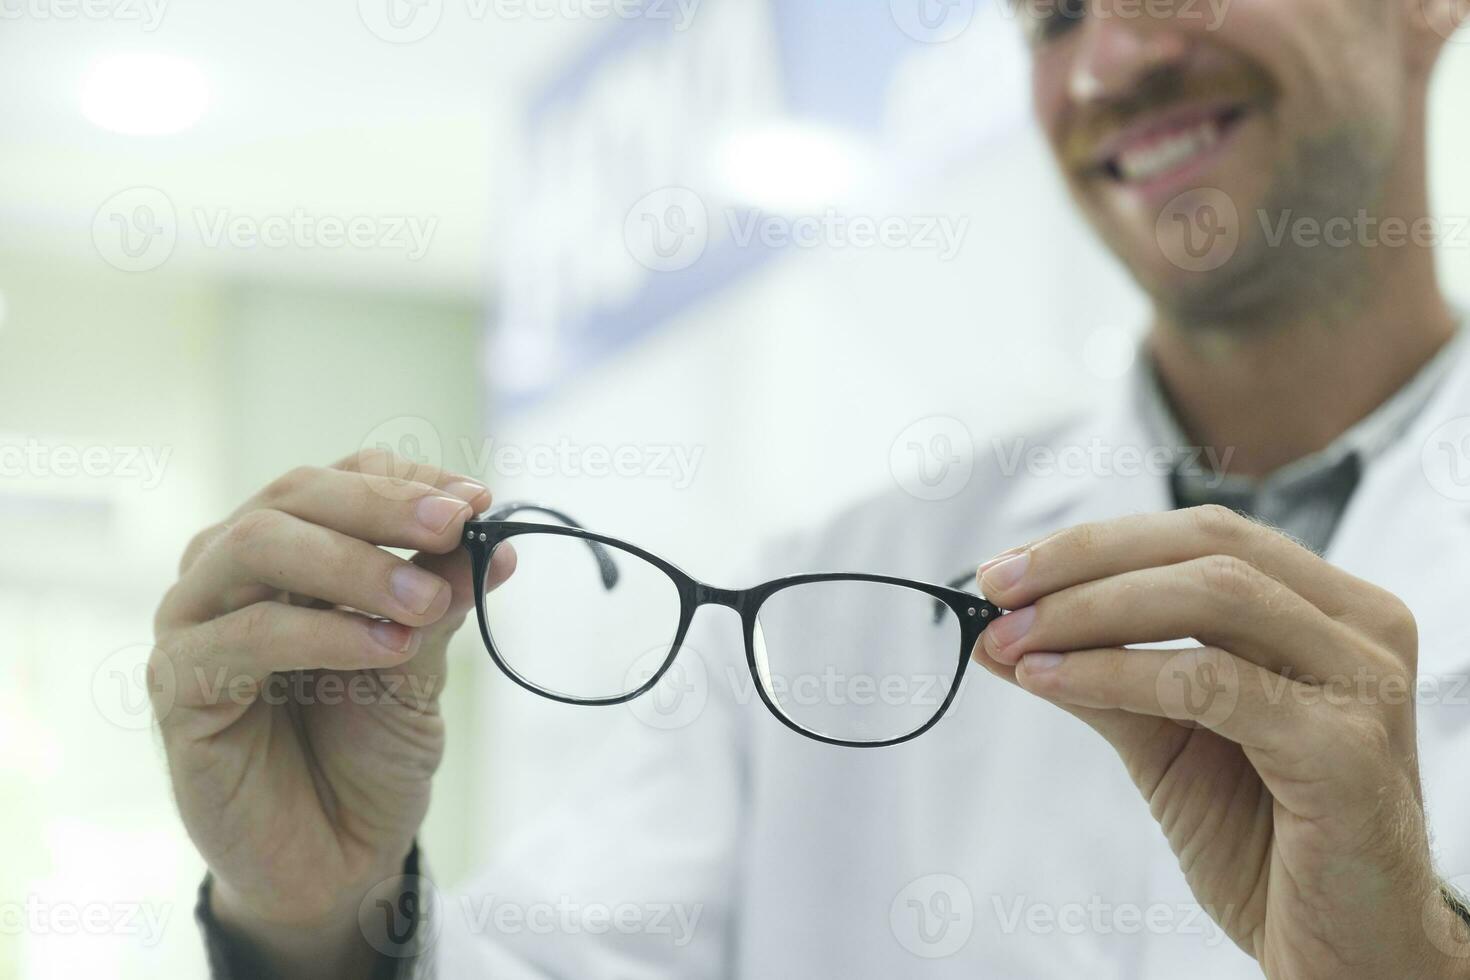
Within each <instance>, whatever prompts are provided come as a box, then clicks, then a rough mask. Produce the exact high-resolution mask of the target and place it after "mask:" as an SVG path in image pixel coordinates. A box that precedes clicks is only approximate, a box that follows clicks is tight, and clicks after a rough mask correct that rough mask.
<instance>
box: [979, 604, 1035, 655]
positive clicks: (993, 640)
mask: <svg viewBox="0 0 1470 980" xmlns="http://www.w3.org/2000/svg"><path fill="white" fill-rule="evenodd" d="M1034 622H1036V607H1035V606H1027V607H1026V608H1025V609H1017V610H1016V611H1015V612H1008V613H1006V614H1005V615H1004V616H1002V617H1000V619H997V620H996V621H995V622H993V623H991V624H990V625H989V626H987V627H985V636H986V637H988V638H989V640H990V650H991V653H992V654H998V653H1000V652H1001V651H1003V650H1004V649H1005V648H1006V647H1008V646H1011V645H1012V644H1014V643H1016V642H1017V641H1019V640H1020V639H1022V638H1023V637H1024V636H1025V635H1026V634H1027V633H1029V632H1030V631H1031V624H1032V623H1034Z"/></svg>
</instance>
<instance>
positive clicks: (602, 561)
mask: <svg viewBox="0 0 1470 980" xmlns="http://www.w3.org/2000/svg"><path fill="white" fill-rule="evenodd" d="M527 510H529V511H535V512H536V513H538V514H545V515H547V516H548V517H554V518H556V519H557V520H559V521H561V522H562V523H563V524H565V525H566V526H567V527H574V528H576V529H577V530H579V531H585V530H587V529H586V528H584V527H583V526H582V525H580V524H578V523H577V522H576V521H574V520H572V519H571V518H570V517H568V516H567V515H566V514H564V513H562V512H561V511H559V510H556V509H555V508H553V507H544V506H542V505H541V504H530V503H524V502H517V503H509V504H501V505H500V506H499V507H497V508H495V509H494V510H492V511H490V512H489V513H488V514H486V515H485V516H484V517H482V518H480V519H481V520H483V521H505V520H509V519H510V516H511V515H512V514H519V513H521V512H522V511H527ZM582 540H583V542H585V543H586V545H587V547H588V548H590V549H592V557H594V558H596V559H597V568H598V571H600V572H601V573H602V585H603V588H605V589H607V590H609V591H611V590H612V587H613V586H615V585H617V584H618V566H617V565H616V564H615V563H614V562H613V558H612V555H611V554H609V553H608V550H607V549H606V548H604V547H603V546H602V542H600V541H593V540H591V539H590V538H583V539H582Z"/></svg>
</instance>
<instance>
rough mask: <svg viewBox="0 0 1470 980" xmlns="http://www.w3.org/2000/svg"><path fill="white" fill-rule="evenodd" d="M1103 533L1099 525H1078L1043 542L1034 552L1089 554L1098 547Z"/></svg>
mask: <svg viewBox="0 0 1470 980" xmlns="http://www.w3.org/2000/svg"><path fill="white" fill-rule="evenodd" d="M1101 533H1102V527H1101V525H1099V524H1097V523H1087V524H1076V525H1073V526H1072V527H1069V528H1067V529H1066V530H1065V531H1061V532H1059V533H1057V534H1056V535H1054V536H1053V537H1051V538H1049V539H1046V540H1044V541H1042V542H1041V543H1040V544H1038V545H1037V546H1036V547H1035V548H1034V549H1033V551H1034V552H1038V553H1044V552H1052V551H1055V552H1059V553H1085V552H1089V551H1092V550H1093V549H1094V548H1096V547H1097V545H1098V543H1099V536H1100V535H1101Z"/></svg>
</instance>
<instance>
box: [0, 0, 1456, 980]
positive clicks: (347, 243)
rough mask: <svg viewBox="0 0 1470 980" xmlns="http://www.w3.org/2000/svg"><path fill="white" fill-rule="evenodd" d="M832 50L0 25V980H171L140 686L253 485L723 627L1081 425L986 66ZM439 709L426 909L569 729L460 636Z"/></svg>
mask: <svg viewBox="0 0 1470 980" xmlns="http://www.w3.org/2000/svg"><path fill="white" fill-rule="evenodd" d="M839 6H840V12H839ZM839 6H834V5H832V4H830V3H825V4H824V3H821V2H819V0H334V2H332V3H328V4H309V3H299V2H287V0H257V2H255V3H252V4H222V3H217V2H204V0H3V2H0V91H3V95H0V661H3V663H4V669H5V671H6V676H7V677H8V678H10V682H9V683H7V684H5V685H3V686H0V746H3V750H0V778H3V784H4V786H5V787H6V792H5V795H4V805H3V807H0V829H3V832H4V838H5V840H6V841H7V843H8V844H9V848H8V853H7V856H6V859H5V861H3V862H0V913H3V914H0V976H3V977H11V976H14V977H25V978H52V977H68V978H70V977H76V976H87V977H91V978H94V980H107V978H125V977H126V978H132V977H163V976H167V977H173V976H180V977H183V976H201V975H202V974H203V969H204V966H203V958H202V954H201V951H200V949H199V946H198V941H197V934H196V931H195V928H194V925H193V922H192V921H191V913H192V902H193V896H194V891H195V889H196V887H197V884H198V881H199V879H200V876H201V874H202V872H203V868H202V864H201V862H200V861H199V859H198V857H197V855H195V854H194V852H193V851H192V849H191V848H190V846H189V844H188V841H187V839H186V838H185V836H184V834H183V832H182V828H181V827H180V825H179V822H178V819H177V817H176V815H175V813H174V810H173V806H172V802H171V800H170V797H169V791H168V786H167V781H166V776H165V772H164V768H163V765H162V754H161V750H160V748H159V745H158V741H157V737H156V734H155V733H154V732H153V731H152V730H151V727H150V718H149V713H148V711H147V707H146V705H147V699H146V695H145V693H144V689H143V683H142V675H141V669H140V667H141V664H142V662H143V660H144V658H145V657H146V655H147V652H148V649H149V643H150V639H151V635H152V631H151V617H152V613H153V609H154V607H155V606H156V605H157V602H158V600H159V598H160V596H161V595H162V593H163V592H164V590H165V589H166V588H167V587H168V585H169V584H170V582H171V581H172V578H173V573H174V568H175V564H176V562H177V560H178V556H179V554H180V553H181V551H182V549H183V547H184V545H185V543H186V542H187V541H188V539H189V537H190V536H191V535H192V534H193V533H194V532H196V531H197V530H199V529H200V528H202V527H203V526H205V525H206V524H208V523H210V522H212V521H216V520H219V519H220V518H221V517H222V516H223V515H224V514H226V513H228V511H229V510H230V509H231V508H233V507H234V506H236V505H237V504H238V503H239V502H240V501H241V500H242V499H244V498H245V497H246V496H248V495H249V494H251V493H252V492H253V491H254V490H256V489H258V488H259V487H260V486H261V485H262V484H264V483H265V482H266V481H268V480H269V479H271V478H272V477H274V476H276V475H279V474H280V473H283V472H284V471H286V470H288V469H290V468H291V467H293V466H296V465H299V464H302V463H327V462H330V461H333V460H336V459H339V458H341V457H342V456H344V455H346V454H348V453H350V452H353V451H355V450H357V449H359V448H362V447H365V446H378V445H384V446H388V447H390V448H393V449H395V450H396V451H399V452H402V453H404V454H405V455H409V456H411V457H413V458H415V459H420V460H423V461H426V462H431V463H435V464H438V465H443V466H447V467H450V468H455V469H459V470H462V471H463V472H466V473H470V474H472V475H474V476H477V477H478V478H480V479H482V480H484V481H486V482H488V483H489V484H490V485H491V487H492V488H493V489H494V490H495V491H496V494H497V496H498V497H499V499H501V500H509V499H512V498H524V497H529V498H534V499H537V500H541V501H544V502H547V503H551V504H553V505H556V506H560V507H562V508H565V509H567V510H569V511H571V512H572V513H573V514H575V515H576V516H577V517H578V518H579V519H580V520H581V521H582V522H583V523H584V524H586V525H588V526H591V527H593V528H596V529H599V530H603V531H605V532H608V533H613V534H618V535H621V536H624V537H627V538H629V539H631V540H633V541H634V542H637V543H639V544H641V545H643V546H645V547H647V548H649V549H651V550H653V551H655V552H658V553H660V554H663V555H665V556H666V557H668V558H670V559H671V560H673V561H675V562H676V563H678V564H680V565H681V566H682V567H684V568H686V569H687V570H689V571H690V572H692V573H693V574H695V575H697V576H699V577H701V578H704V579H706V580H708V581H711V582H715V583H720V584H727V585H742V584H746V583H745V582H743V581H740V580H738V577H739V576H740V574H741V571H740V570H741V569H742V568H743V567H745V566H746V564H747V562H748V561H749V558H750V555H751V552H752V549H753V546H754V543H755V542H758V541H759V540H761V539H763V538H767V537H769V536H772V535H776V534H779V533H783V532H786V531H790V530H793V529H799V528H801V527H803V526H807V525H810V524H812V523H814V522H819V521H821V520H822V519H823V518H824V516H826V515H829V514H831V513H832V512H833V511H834V510H835V509H836V508H838V507H840V506H842V505H843V504H845V503H848V502H851V501H854V500H856V499H858V498H860V497H862V496H864V495H867V494H871V493H873V492H876V491H880V490H882V489H885V488H891V487H892V486H893V485H894V484H895V482H897V484H898V485H900V486H903V487H904V488H905V489H909V490H911V492H916V493H919V494H923V493H924V492H926V488H929V489H932V480H931V479H930V476H929V474H932V473H934V472H940V473H951V474H953V473H958V474H959V475H960V478H963V475H964V474H965V473H967V472H968V470H967V469H966V467H968V465H969V460H970V459H971V458H972V456H973V455H974V454H975V453H977V452H981V451H984V447H986V446H988V445H989V444H990V443H989V440H991V439H992V438H996V437H999V436H1001V435H1002V434H1004V433H1007V432H1011V431H1014V430H1016V429H1018V428H1021V427H1023V426H1026V425H1028V424H1031V423H1033V422H1037V421H1040V420H1045V419H1049V418H1054V417H1057V416H1060V415H1062V414H1064V413H1067V412H1069V411H1072V410H1075V409H1077V408H1078V407H1079V406H1082V405H1085V404H1088V403H1090V402H1091V401H1092V400H1093V399H1095V398H1096V397H1098V396H1099V395H1101V394H1102V393H1103V392H1104V391H1105V390H1106V389H1107V388H1108V387H1109V386H1112V385H1115V384H1117V382H1118V379H1119V378H1120V377H1121V376H1122V375H1123V374H1124V372H1126V371H1127V369H1128V367H1129V366H1130V364H1131V363H1132V359H1133V353H1132V350H1133V348H1132V345H1133V343H1134V340H1135V338H1136V335H1137V330H1138V328H1139V327H1140V326H1141V325H1142V312H1143V307H1142V305H1141V303H1140V301H1139V299H1138V298H1137V296H1136V295H1135V293H1134V292H1133V290H1132V288H1131V287H1130V285H1129V284H1128V283H1127V282H1126V281H1125V280H1124V278H1123V277H1122V276H1121V275H1120V274H1119V272H1118V270H1117V269H1116V268H1115V267H1114V266H1113V265H1112V263H1111V262H1110V260H1108V259H1107V258H1106V257H1105V256H1104V255H1103V254H1102V253H1101V251H1100V250H1099V248H1098V247H1097V246H1096V245H1095V244H1094V242H1093V241H1092V239H1091V238H1090V236H1089V235H1088V233H1087V232H1086V230H1085V229H1083V228H1082V227H1080V226H1079V224H1078V222H1077V220H1076V219H1075V218H1074V217H1073V216H1072V214H1071V212H1070V210H1069V208H1068V206H1067V203H1066V201H1065V198H1064V196H1063V194H1062V192H1061V191H1060V189H1059V187H1058V184H1057V182H1056V180H1055V178H1054V177H1053V174H1052V171H1051V168H1050V164H1049V161H1048V158H1047V156H1046V154H1045V152H1044V150H1043V147H1042V146H1041V143H1040V141H1039V138H1038V136H1037V134H1036V133H1035V132H1034V130H1033V128H1032V126H1031V124H1030V121H1029V117H1028V112H1027V87H1026V61H1025V54H1024V50H1023V47H1022V45H1021V43H1020V39H1019V35H1018V33H1017V27H1016V24H1015V23H1014V22H1013V21H1012V20H1011V18H1010V17H1009V15H1008V14H1007V13H1006V12H1005V11H1004V10H1003V9H1002V8H1001V7H1000V6H999V5H998V4H992V3H990V2H989V0H959V2H955V3H951V4H948V5H936V4H931V3H928V2H925V0H848V2H844V3H843V4H841V5H839ZM1460 41H1461V43H1458V44H1452V45H1451V49H1452V50H1451V52H1450V56H1449V58H1448V59H1447V60H1446V63H1445V64H1444V66H1443V69H1442V71H1441V76H1440V78H1439V80H1438V84H1437V88H1436V96H1435V103H1434V117H1435V118H1434V130H1433V131H1434V134H1435V138H1434V160H1433V166H1434V178H1435V180H1434V186H1435V192H1436V206H1437V210H1438V211H1439V213H1440V214H1442V215H1444V216H1446V217H1447V218H1450V219H1453V217H1454V216H1462V217H1461V221H1462V222H1463V221H1464V220H1465V219H1464V217H1463V216H1470V181H1467V180H1466V179H1465V178H1464V176H1463V161H1464V160H1465V159H1467V157H1470V123H1466V122H1465V121H1464V120H1465V115H1464V112H1463V106H1461V105H1460V104H1459V102H1460V101H1461V100H1459V99H1456V98H1455V94H1462V93H1464V92H1465V91H1467V90H1470V44H1467V43H1464V42H1465V39H1464V38H1463V37H1462V38H1461V39H1460ZM1457 165H1458V166H1457ZM1467 253H1470V231H1462V233H1461V236H1460V238H1459V247H1451V248H1446V249H1445V250H1444V252H1443V260H1444V263H1445V269H1446V273H1447V275H1448V276H1449V277H1450V279H1451V286H1452V287H1453V288H1455V289H1456V291H1457V292H1459V293H1460V294H1461V295H1464V294H1465V293H1466V287H1470V254H1467ZM935 466H938V467H940V469H939V470H937V471H936V470H935V469H934V467H935ZM948 486H950V487H951V488H952V486H953V484H952V483H951V484H949V485H948ZM981 557H983V556H979V555H977V556H976V558H977V560H978V559H979V558H981ZM790 571H797V569H791V570H790ZM955 571H957V570H955V569H935V570H934V574H935V577H941V576H947V575H949V574H953V573H954V572H955ZM452 670H453V675H454V676H453V679H452V683H451V685H450V688H449V691H448V694H447V699H448V700H447V704H446V707H445V710H446V713H447V715H448V718H449V724H450V731H451V741H450V755H449V758H448V761H447V762H446V766H445V769H444V772H443V774H442V776H441V778H440V779H439V780H438V782H437V784H436V786H437V789H436V797H435V804H434V809H433V812H432V814H431V816H430V821H429V826H428V828H427V830H426V832H425V835H424V841H425V848H426V850H427V852H428V853H429V855H430V860H431V861H432V866H433V869H434V872H435V874H436V877H437V879H438V881H439V883H440V884H441V885H442V886H447V887H453V885H454V884H455V883H456V882H457V881H458V880H460V879H462V878H463V877H464V876H465V875H466V874H467V873H469V872H470V871H471V870H472V869H473V868H474V867H475V866H476V865H477V864H479V863H480V862H482V861H483V860H485V859H486V857H487V856H488V855H490V854H492V853H493V851H494V848H495V846H496V842H497V841H498V840H502V839H504V837H505V835H506V834H508V833H510V832H511V831H512V830H513V829H514V828H515V827H516V826H517V825H519V824H521V823H523V822H524V821H526V820H528V819H531V818H532V817H533V816H534V814H535V813H536V812H537V810H538V808H539V807H541V806H543V805H544V804H545V801H546V800H547V799H548V797H549V795H550V794H551V793H552V792H553V791H554V786H553V785H552V776H553V775H554V773H555V765H554V760H556V759H564V758H567V757H568V756H570V755H575V754H576V753H577V752H578V749H579V746H580V745H582V744H585V743H588V742H590V741H595V740H596V739H597V738H598V733H599V732H600V731H601V730H602V728H603V726H605V725H607V724H608V721H607V716H606V715H605V714H603V713H601V712H596V711H579V710H577V709H570V708H564V707H561V706H557V705H554V704H551V703H550V702H544V701H541V700H540V699H536V698H533V697H532V696H530V695H528V694H525V693H523V692H520V691H519V690H518V689H516V688H513V687H512V686H511V685H510V684H509V682H507V681H505V680H504V679H503V678H502V677H501V676H500V675H499V674H498V673H497V672H495V671H494V670H493V668H492V665H491V664H490V663H489V661H488V658H487V657H486V656H485V654H484V652H483V649H482V648H481V646H480V641H479V639H478V637H476V636H473V635H470V634H468V633H465V634H462V635H461V636H460V637H459V638H458V640H457V641H456V646H455V649H454V651H453V664H452ZM620 710H623V709H609V711H620Z"/></svg>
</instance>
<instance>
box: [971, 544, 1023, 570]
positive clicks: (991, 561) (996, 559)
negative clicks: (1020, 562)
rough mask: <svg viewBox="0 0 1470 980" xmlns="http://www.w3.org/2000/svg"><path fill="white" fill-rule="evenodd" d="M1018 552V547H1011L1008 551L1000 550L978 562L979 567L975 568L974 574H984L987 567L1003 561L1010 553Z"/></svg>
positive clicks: (1019, 551) (1017, 553) (1019, 550)
mask: <svg viewBox="0 0 1470 980" xmlns="http://www.w3.org/2000/svg"><path fill="white" fill-rule="evenodd" d="M1020 553H1021V549H1020V548H1012V549H1010V550H1009V551H1002V552H1001V553H1000V554H998V555H996V556H995V557H994V558H988V559H986V560H985V561H982V562H981V563H980V567H979V568H977V569H975V574H976V576H980V575H984V574H985V572H986V571H987V570H988V569H990V568H992V567H994V566H996V565H999V564H1000V563H1001V562H1003V561H1005V560H1006V559H1007V558H1010V557H1011V556H1012V555H1019V554H1020Z"/></svg>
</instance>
